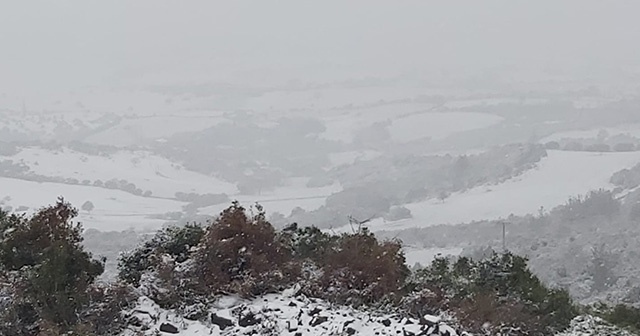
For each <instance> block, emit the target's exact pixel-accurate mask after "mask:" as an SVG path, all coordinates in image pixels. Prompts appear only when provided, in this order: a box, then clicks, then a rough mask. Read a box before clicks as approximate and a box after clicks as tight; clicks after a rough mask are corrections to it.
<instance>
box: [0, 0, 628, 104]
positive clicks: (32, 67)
mask: <svg viewBox="0 0 640 336" xmlns="http://www.w3.org/2000/svg"><path fill="white" fill-rule="evenodd" d="M638 13H640V1H633V0H629V1H615V2H608V1H599V0H588V1H587V0H579V1H578V0H576V1H512V0H509V1H506V0H505V1H393V2H391V1H370V0H367V1H298V0H296V1H269V2H268V1H171V2H169V1H157V0H154V1H141V0H137V1H86V0H78V1H68V0H58V1H8V0H7V1H5V0H0V46H1V50H0V51H1V52H0V92H18V93H19V92H31V91H34V90H35V91H38V90H57V89H60V90H63V89H68V88H74V87H78V86H80V85H112V84H123V83H127V84H132V83H172V82H173V83H189V82H193V81H200V82H202V81H210V82H225V81H229V82H234V83H245V84H249V83H265V84H269V83H278V82H282V81H286V80H289V79H295V78H298V79H301V80H305V79H307V80H313V79H318V80H322V79H323V78H324V77H326V78H327V79H330V78H339V77H340V76H343V77H345V78H349V77H364V76H392V75H396V74H401V73H412V72H415V71H418V70H421V71H440V70H449V71H459V72H465V71H467V70H470V69H472V70H473V69H480V68H483V67H495V66H503V67H512V68H516V69H517V68H525V67H545V66H549V65H561V66H565V65H566V66H570V65H580V66H585V65H587V66H589V65H592V64H599V65H605V66H606V65H611V66H617V65H625V64H632V65H637V63H635V62H636V61H638V60H640V58H639V57H638V56H640V55H639V51H640V46H639V45H640V44H639V43H638V41H640V23H639V20H637V17H638Z"/></svg>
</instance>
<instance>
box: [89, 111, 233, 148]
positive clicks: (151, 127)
mask: <svg viewBox="0 0 640 336" xmlns="http://www.w3.org/2000/svg"><path fill="white" fill-rule="evenodd" d="M221 114H222V112H212V113H211V115H203V116H189V115H169V116H167V115H165V116H147V117H135V118H126V119H123V120H122V121H121V122H120V123H119V124H118V125H116V126H114V127H111V128H109V129H107V130H105V131H102V132H100V133H97V134H94V135H91V136H89V137H88V138H86V139H85V141H86V142H88V143H93V144H99V145H110V146H118V147H125V146H131V145H135V144H140V143H143V142H144V141H147V140H155V139H158V138H164V137H170V136H172V135H174V134H178V133H185V132H195V131H201V130H204V129H207V128H210V127H213V126H216V125H220V124H222V123H225V122H229V120H227V119H225V118H223V117H221Z"/></svg>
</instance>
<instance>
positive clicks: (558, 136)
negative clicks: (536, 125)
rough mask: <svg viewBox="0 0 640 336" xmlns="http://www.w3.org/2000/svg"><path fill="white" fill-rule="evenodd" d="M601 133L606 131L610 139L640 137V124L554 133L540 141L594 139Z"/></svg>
mask: <svg viewBox="0 0 640 336" xmlns="http://www.w3.org/2000/svg"><path fill="white" fill-rule="evenodd" d="M601 131H605V132H606V133H605V134H606V135H607V136H608V137H611V136H616V135H629V136H633V137H640V124H625V125H619V126H616V127H604V128H597V129H583V130H572V131H566V132H558V133H554V134H552V135H550V136H548V137H545V138H543V139H542V140H540V142H541V143H546V142H549V141H560V140H562V139H593V138H596V137H597V136H598V134H599V133H600V132H601Z"/></svg>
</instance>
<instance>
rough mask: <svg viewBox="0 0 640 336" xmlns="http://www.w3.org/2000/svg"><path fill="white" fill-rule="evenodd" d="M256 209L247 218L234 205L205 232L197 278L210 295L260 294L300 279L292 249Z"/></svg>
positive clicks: (245, 213)
mask: <svg viewBox="0 0 640 336" xmlns="http://www.w3.org/2000/svg"><path fill="white" fill-rule="evenodd" d="M257 209H258V213H257V214H251V216H249V215H248V214H247V211H246V210H245V209H244V208H243V207H241V206H240V205H239V204H238V203H237V202H235V203H233V205H232V206H231V207H229V208H227V209H226V210H224V211H223V212H222V213H221V214H220V216H219V217H218V219H217V220H216V221H215V222H213V223H212V224H211V226H210V227H209V228H208V230H207V232H206V233H205V236H204V239H203V242H202V244H201V246H200V248H199V250H198V252H197V254H196V264H197V266H196V267H197V272H198V274H196V276H197V277H198V280H199V282H200V283H201V285H203V286H204V287H206V288H207V289H208V290H209V291H210V292H216V291H218V290H222V291H233V292H237V293H239V294H243V295H245V296H253V295H260V294H264V293H267V292H270V291H275V290H279V289H282V287H283V286H287V285H289V284H291V283H292V281H294V280H295V279H297V277H298V276H299V274H300V267H299V265H298V263H297V262H295V261H294V260H293V257H292V253H291V250H290V249H289V248H288V246H286V245H285V244H283V243H282V242H281V241H280V239H279V238H278V236H277V235H276V231H275V229H274V228H273V226H272V225H271V223H269V222H268V221H267V220H266V219H265V215H264V212H263V211H262V209H261V208H260V207H257Z"/></svg>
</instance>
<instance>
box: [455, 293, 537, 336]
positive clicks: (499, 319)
mask: <svg viewBox="0 0 640 336" xmlns="http://www.w3.org/2000/svg"><path fill="white" fill-rule="evenodd" d="M453 312H454V314H455V315H456V317H457V318H458V320H459V321H460V323H461V324H462V326H463V327H464V328H465V330H466V331H468V332H471V333H474V334H476V333H477V334H481V333H483V332H486V331H487V329H488V331H490V333H491V334H492V335H494V334H497V333H500V334H502V335H544V326H543V324H542V321H541V317H540V316H536V315H533V314H531V313H530V312H528V311H527V309H526V307H525V306H524V305H523V304H521V303H518V302H516V301H514V300H507V299H502V300H501V299H499V298H498V296H497V295H496V294H495V293H492V292H483V293H478V294H474V295H473V296H471V297H469V298H466V299H464V300H462V301H460V302H459V303H458V304H457V305H456V307H454V308H453Z"/></svg>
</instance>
